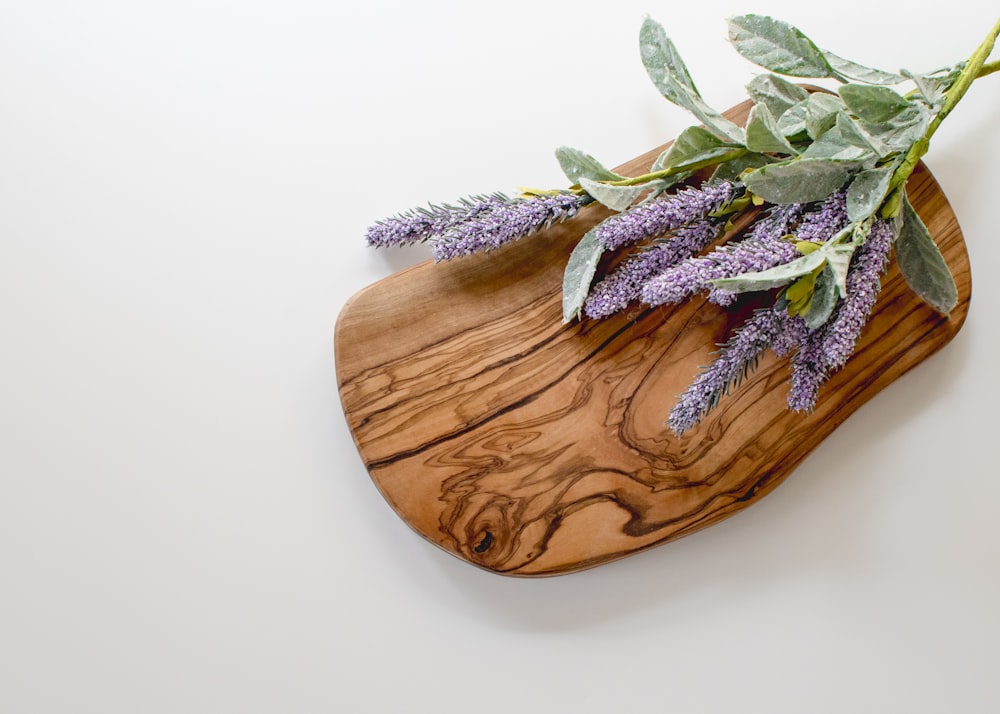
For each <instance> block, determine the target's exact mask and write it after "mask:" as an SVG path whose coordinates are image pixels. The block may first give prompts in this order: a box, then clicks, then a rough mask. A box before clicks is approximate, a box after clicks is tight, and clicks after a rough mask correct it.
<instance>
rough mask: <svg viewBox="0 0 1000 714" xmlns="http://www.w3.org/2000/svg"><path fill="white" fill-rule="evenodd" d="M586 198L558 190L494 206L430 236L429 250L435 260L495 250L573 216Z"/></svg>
mask: <svg viewBox="0 0 1000 714" xmlns="http://www.w3.org/2000/svg"><path fill="white" fill-rule="evenodd" d="M585 200H586V199H585V197H583V196H578V195H576V194H572V193H560V194H555V195H542V196H529V197H527V198H515V199H513V200H512V201H508V202H506V203H499V204H496V205H493V206H491V207H489V208H488V209H487V210H485V211H481V212H479V213H477V214H476V215H475V216H473V217H471V218H469V219H467V220H464V221H461V222H459V223H455V224H454V225H452V226H450V227H449V228H448V230H446V231H445V232H444V233H442V234H441V235H439V236H435V237H434V238H432V242H431V253H432V254H433V255H434V258H435V259H436V260H451V259H452V258H458V257H460V256H463V255H471V254H473V253H479V252H482V251H489V250H494V249H495V248H499V247H500V246H502V245H504V244H505V243H510V242H511V241H515V240H517V239H518V238H523V237H524V236H527V235H530V234H531V233H534V232H535V231H537V230H541V229H542V228H548V227H549V226H551V225H552V224H553V223H557V222H558V221H562V220H565V219H567V218H572V217H573V216H575V215H576V213H577V211H579V210H580V208H581V206H583V205H584V202H585Z"/></svg>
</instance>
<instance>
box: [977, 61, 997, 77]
mask: <svg viewBox="0 0 1000 714" xmlns="http://www.w3.org/2000/svg"><path fill="white" fill-rule="evenodd" d="M994 72H1000V60H993V61H992V62H987V63H986V64H984V65H983V66H982V68H981V69H980V70H979V74H977V75H976V79H981V78H982V77H985V76H986V75H988V74H993V73H994Z"/></svg>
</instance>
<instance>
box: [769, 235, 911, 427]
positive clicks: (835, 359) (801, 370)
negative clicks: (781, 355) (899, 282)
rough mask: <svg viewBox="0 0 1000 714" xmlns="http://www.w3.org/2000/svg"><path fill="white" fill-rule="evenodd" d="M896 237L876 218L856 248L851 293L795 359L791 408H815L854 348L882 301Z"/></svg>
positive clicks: (808, 340)
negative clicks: (822, 389) (823, 389)
mask: <svg viewBox="0 0 1000 714" xmlns="http://www.w3.org/2000/svg"><path fill="white" fill-rule="evenodd" d="M894 238H895V232H894V229H893V225H892V223H891V222H889V221H877V222H876V223H875V224H874V225H873V226H872V229H871V231H870V232H869V233H868V239H867V240H866V241H865V244H864V245H862V246H861V247H860V248H858V249H857V252H856V253H855V254H854V259H853V260H852V261H851V267H850V272H848V274H847V297H846V298H844V299H843V300H841V301H840V302H839V303H838V304H837V307H836V309H835V310H834V313H833V315H832V316H831V317H830V319H829V320H828V321H827V322H826V324H824V325H823V326H822V327H819V328H817V329H816V330H815V331H814V332H812V333H811V334H810V335H809V337H808V338H807V339H806V341H805V343H804V344H803V345H802V347H801V349H800V350H799V351H798V353H797V354H796V355H795V357H794V358H793V359H792V368H793V371H792V388H791V391H790V392H789V395H788V406H789V407H790V408H791V409H794V410H795V411H812V409H813V408H814V407H815V406H816V396H817V394H818V393H819V388H820V385H822V384H823V382H825V381H826V379H827V378H828V377H829V376H830V374H832V373H833V372H836V371H837V370H838V369H840V368H841V367H843V366H844V363H846V362H847V360H848V358H850V356H851V354H852V353H853V352H854V347H855V345H856V344H857V342H858V338H859V337H860V336H861V330H862V329H863V328H864V326H865V324H866V323H867V322H868V316H869V315H870V314H871V311H872V309H874V307H875V301H876V300H877V299H878V293H879V290H880V289H881V287H882V274H883V273H884V272H885V269H886V266H887V265H888V263H889V252H890V251H891V250H892V242H893V240H894Z"/></svg>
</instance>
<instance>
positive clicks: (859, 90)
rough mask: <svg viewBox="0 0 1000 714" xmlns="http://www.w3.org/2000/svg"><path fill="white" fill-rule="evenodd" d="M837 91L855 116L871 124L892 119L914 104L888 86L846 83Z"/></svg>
mask: <svg viewBox="0 0 1000 714" xmlns="http://www.w3.org/2000/svg"><path fill="white" fill-rule="evenodd" d="M837 91H838V93H839V94H840V98H841V99H843V100H844V104H846V105H847V108H848V109H849V110H850V111H851V113H852V114H853V115H854V116H856V117H857V118H858V119H861V120H862V121H865V122H869V123H871V124H882V123H885V122H888V121H891V120H892V119H893V118H894V117H896V116H897V115H899V113H900V112H903V111H906V110H907V109H909V108H910V107H912V106H913V105H912V104H911V103H910V102H909V101H908V100H907V99H906V98H905V97H903V96H902V95H901V94H899V93H898V92H895V91H893V90H892V89H889V88H888V87H873V86H870V85H867V84H845V85H844V86H842V87H840V89H839V90H837Z"/></svg>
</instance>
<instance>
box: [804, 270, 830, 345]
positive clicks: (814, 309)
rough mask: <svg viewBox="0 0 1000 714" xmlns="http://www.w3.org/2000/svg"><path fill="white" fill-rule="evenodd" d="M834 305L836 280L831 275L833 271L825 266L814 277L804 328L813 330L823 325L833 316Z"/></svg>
mask: <svg viewBox="0 0 1000 714" xmlns="http://www.w3.org/2000/svg"><path fill="white" fill-rule="evenodd" d="M836 304H837V280H836V278H835V277H834V275H833V270H832V269H831V268H830V266H829V265H827V266H825V267H824V268H823V270H822V271H820V274H819V275H818V276H816V285H815V286H814V287H813V295H812V302H810V303H809V312H807V313H806V314H805V321H806V327H808V328H809V329H810V330H815V329H816V328H817V327H819V326H820V325H823V324H825V323H826V321H827V320H829V319H830V315H831V314H833V308H834V307H835V306H836Z"/></svg>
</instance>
